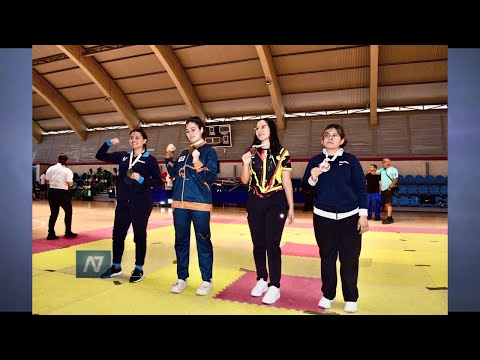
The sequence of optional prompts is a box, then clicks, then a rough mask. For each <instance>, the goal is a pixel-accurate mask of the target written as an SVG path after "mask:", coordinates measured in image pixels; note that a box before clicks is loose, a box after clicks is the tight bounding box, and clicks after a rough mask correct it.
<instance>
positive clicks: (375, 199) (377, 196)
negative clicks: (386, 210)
mask: <svg viewBox="0 0 480 360" xmlns="http://www.w3.org/2000/svg"><path fill="white" fill-rule="evenodd" d="M380 179H381V177H380V175H377V165H375V164H370V167H369V168H368V173H367V175H365V180H366V181H367V197H368V216H367V219H368V220H371V219H372V206H373V212H374V213H375V221H379V220H380V209H381V207H382V189H381V187H380V186H381V185H380Z"/></svg>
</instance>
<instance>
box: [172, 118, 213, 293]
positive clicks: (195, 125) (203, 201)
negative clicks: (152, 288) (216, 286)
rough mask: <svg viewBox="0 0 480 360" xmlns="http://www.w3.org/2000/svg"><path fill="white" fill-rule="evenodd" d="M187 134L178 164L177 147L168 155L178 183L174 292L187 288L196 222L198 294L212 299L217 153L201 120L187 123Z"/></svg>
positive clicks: (174, 206)
mask: <svg viewBox="0 0 480 360" xmlns="http://www.w3.org/2000/svg"><path fill="white" fill-rule="evenodd" d="M185 134H186V136H187V139H188V140H189V141H190V142H191V145H190V146H189V147H188V148H187V149H185V150H183V151H182V153H181V154H180V156H179V157H178V158H177V160H176V161H175V160H174V159H173V157H172V156H173V151H175V146H174V145H173V144H169V145H168V146H167V150H166V154H165V165H166V167H167V171H168V174H169V175H170V177H171V178H172V179H174V182H173V194H172V200H173V201H172V209H173V221H174V226H175V253H176V255H177V277H178V279H177V281H176V282H175V283H174V284H173V285H172V287H171V288H170V291H171V292H173V293H176V294H179V293H181V292H182V291H183V290H184V289H185V288H186V287H187V278H188V277H189V273H188V263H189V258H190V225H191V223H192V222H193V227H194V229H195V238H196V241H197V251H198V262H199V265H200V272H201V275H202V280H203V281H202V283H201V284H200V286H199V288H198V289H197V292H196V293H197V295H208V294H209V293H210V292H211V291H212V288H213V286H212V268H213V246H212V241H211V238H210V212H211V211H212V191H211V185H212V184H213V182H214V181H215V180H216V178H217V173H218V162H217V153H216V151H215V150H214V149H213V148H212V147H211V146H210V145H208V144H207V143H206V142H205V140H204V137H205V135H206V130H205V125H204V124H203V122H202V120H201V119H200V118H199V117H191V118H189V119H188V120H187V121H186V123H185Z"/></svg>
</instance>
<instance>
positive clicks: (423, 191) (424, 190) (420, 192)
mask: <svg viewBox="0 0 480 360" xmlns="http://www.w3.org/2000/svg"><path fill="white" fill-rule="evenodd" d="M429 194H430V193H429V192H428V188H427V187H426V186H425V185H421V186H419V187H418V195H429Z"/></svg>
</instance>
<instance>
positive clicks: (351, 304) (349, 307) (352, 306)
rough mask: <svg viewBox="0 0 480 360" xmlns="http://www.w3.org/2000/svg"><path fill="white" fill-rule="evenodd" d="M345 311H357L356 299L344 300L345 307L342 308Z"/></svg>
mask: <svg viewBox="0 0 480 360" xmlns="http://www.w3.org/2000/svg"><path fill="white" fill-rule="evenodd" d="M343 310H344V311H345V312H350V313H354V312H357V311H358V305H357V302H356V301H345V307H344V309H343Z"/></svg>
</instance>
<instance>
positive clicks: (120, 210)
mask: <svg viewBox="0 0 480 360" xmlns="http://www.w3.org/2000/svg"><path fill="white" fill-rule="evenodd" d="M147 141H148V137H147V134H146V133H145V131H144V130H143V129H134V130H132V131H131V132H130V138H129V144H130V146H131V147H132V150H130V151H117V152H113V153H107V151H108V149H109V148H110V146H112V145H118V143H119V140H118V139H117V138H115V139H110V140H107V141H106V142H105V144H103V145H102V147H101V148H100V149H99V150H98V152H97V155H96V156H95V157H96V158H97V159H98V160H102V161H107V162H110V163H115V164H118V166H119V170H118V178H117V181H116V183H115V185H116V187H117V207H116V208H115V220H114V225H113V235H112V239H113V245H112V247H113V259H112V267H111V268H110V269H108V270H107V271H106V272H105V273H104V274H102V278H110V277H113V276H118V275H121V274H123V271H122V267H121V262H122V256H123V250H124V246H125V237H126V236H127V231H128V228H129V227H130V224H132V227H133V241H134V242H135V269H134V270H133V271H132V275H131V276H130V282H139V281H140V280H142V279H143V276H144V275H143V265H144V262H145V254H146V252H147V223H148V218H149V217H150V213H151V212H152V208H153V197H152V190H151V187H160V186H161V184H162V179H161V176H160V168H159V166H158V163H157V159H156V158H155V157H153V156H152V155H150V153H149V152H148V151H147V146H146V144H147Z"/></svg>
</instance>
